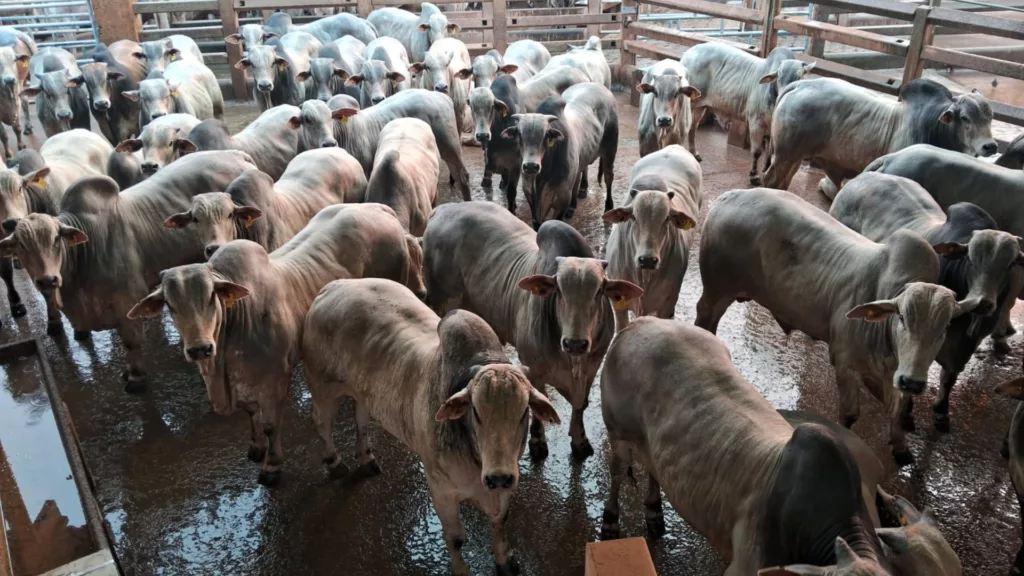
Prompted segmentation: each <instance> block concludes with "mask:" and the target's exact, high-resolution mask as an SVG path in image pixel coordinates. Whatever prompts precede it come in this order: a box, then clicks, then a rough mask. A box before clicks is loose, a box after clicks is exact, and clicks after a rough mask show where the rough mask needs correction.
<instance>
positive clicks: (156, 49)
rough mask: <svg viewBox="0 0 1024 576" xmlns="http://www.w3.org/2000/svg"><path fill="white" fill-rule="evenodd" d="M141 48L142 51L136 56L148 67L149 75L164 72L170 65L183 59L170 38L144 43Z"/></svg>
mask: <svg viewBox="0 0 1024 576" xmlns="http://www.w3.org/2000/svg"><path fill="white" fill-rule="evenodd" d="M139 46H140V47H141V48H142V51H141V52H136V53H135V54H134V56H135V57H136V58H138V59H139V60H141V61H142V63H143V64H145V65H146V73H147V74H153V73H154V72H163V71H164V70H166V69H167V65H168V64H170V63H171V62H174V61H175V60H177V59H179V58H180V57H181V52H180V51H179V50H178V49H177V48H175V47H174V44H173V43H172V42H171V39H170V38H164V39H163V40H153V41H151V42H142V43H141V44H139Z"/></svg>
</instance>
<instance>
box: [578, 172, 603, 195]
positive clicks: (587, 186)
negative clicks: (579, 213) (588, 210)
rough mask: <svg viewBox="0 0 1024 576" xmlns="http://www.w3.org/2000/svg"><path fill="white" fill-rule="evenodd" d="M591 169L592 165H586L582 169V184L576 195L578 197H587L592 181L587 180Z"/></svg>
mask: <svg viewBox="0 0 1024 576" xmlns="http://www.w3.org/2000/svg"><path fill="white" fill-rule="evenodd" d="M589 171H590V166H584V167H583V169H582V170H580V186H579V188H578V189H577V190H576V197H577V198H586V197H587V190H589V189H590V182H588V181H587V172H589ZM598 180H600V178H598Z"/></svg>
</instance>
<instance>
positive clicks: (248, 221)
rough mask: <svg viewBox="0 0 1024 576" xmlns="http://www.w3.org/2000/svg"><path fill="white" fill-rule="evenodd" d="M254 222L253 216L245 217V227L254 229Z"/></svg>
mask: <svg viewBox="0 0 1024 576" xmlns="http://www.w3.org/2000/svg"><path fill="white" fill-rule="evenodd" d="M253 221H254V220H253V217H252V216H246V217H245V227H246V228H252V223H253Z"/></svg>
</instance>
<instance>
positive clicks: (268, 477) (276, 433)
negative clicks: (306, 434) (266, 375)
mask: <svg viewBox="0 0 1024 576" xmlns="http://www.w3.org/2000/svg"><path fill="white" fill-rule="evenodd" d="M283 403H284V398H277V397H276V395H270V394H267V397H266V398H261V399H260V423H261V424H262V425H263V433H264V434H266V435H267V457H266V458H264V460H263V467H262V468H261V469H260V475H259V478H258V479H257V482H259V483H260V484H262V485H264V486H274V485H275V484H277V482H278V481H279V480H280V479H281V463H282V461H283V458H282V451H281V413H282V412H283V410H281V405H282V404H283Z"/></svg>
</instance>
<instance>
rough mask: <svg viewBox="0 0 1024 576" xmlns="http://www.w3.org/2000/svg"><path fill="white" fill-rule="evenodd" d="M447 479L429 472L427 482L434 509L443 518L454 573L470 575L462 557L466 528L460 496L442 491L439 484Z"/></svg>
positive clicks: (442, 525) (460, 575) (442, 529)
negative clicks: (463, 522)
mask: <svg viewBox="0 0 1024 576" xmlns="http://www.w3.org/2000/svg"><path fill="white" fill-rule="evenodd" d="M446 482H448V481H446V480H442V479H437V478H434V477H433V474H429V473H428V474H427V484H428V485H429V486H430V499H431V500H433V501H434V511H435V512H437V517H438V519H439V520H441V531H442V532H443V533H444V543H445V545H446V546H447V547H448V556H449V557H451V561H452V574H453V575H454V576H469V565H468V564H466V561H465V560H464V559H463V558H462V546H463V545H464V544H465V543H466V529H465V527H463V525H462V518H460V517H459V496H458V494H456V493H454V492H453V491H445V492H442V491H441V490H440V489H439V488H438V486H439V485H443V484H445V483H446Z"/></svg>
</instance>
